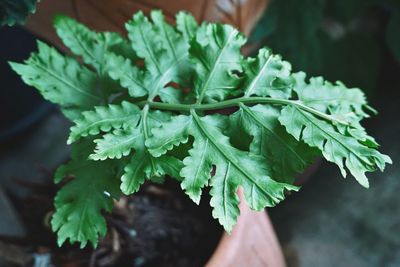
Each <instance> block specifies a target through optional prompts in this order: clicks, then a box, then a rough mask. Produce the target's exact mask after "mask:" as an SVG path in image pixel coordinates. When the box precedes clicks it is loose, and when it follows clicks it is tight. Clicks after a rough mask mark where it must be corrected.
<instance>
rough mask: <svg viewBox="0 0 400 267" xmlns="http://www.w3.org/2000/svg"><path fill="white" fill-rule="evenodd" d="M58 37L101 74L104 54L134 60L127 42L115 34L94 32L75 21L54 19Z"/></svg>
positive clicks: (103, 65) (60, 16)
mask: <svg viewBox="0 0 400 267" xmlns="http://www.w3.org/2000/svg"><path fill="white" fill-rule="evenodd" d="M54 26H55V28H56V32H57V34H58V36H59V37H60V38H61V40H62V41H63V43H64V44H65V45H66V46H67V47H68V48H69V49H71V51H72V52H73V53H74V54H76V55H78V56H81V57H82V58H83V60H84V61H85V63H86V64H90V65H92V66H94V67H95V69H96V70H97V71H98V72H99V73H102V72H103V70H104V67H105V63H106V57H105V55H106V53H107V52H114V53H119V54H122V55H123V56H124V57H128V58H132V59H134V58H135V57H136V56H135V53H134V52H133V50H132V49H131V48H130V45H129V43H128V42H127V40H125V39H124V38H122V37H121V36H120V35H119V34H118V33H115V32H94V31H91V30H90V29H88V28H87V27H86V26H84V25H83V24H81V23H79V22H77V21H76V20H74V19H72V18H70V17H67V16H62V15H58V16H56V17H55V19H54Z"/></svg>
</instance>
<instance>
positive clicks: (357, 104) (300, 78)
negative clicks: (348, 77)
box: [293, 72, 369, 123]
mask: <svg viewBox="0 0 400 267" xmlns="http://www.w3.org/2000/svg"><path fill="white" fill-rule="evenodd" d="M293 76H294V77H295V79H296V85H295V86H294V90H295V91H296V93H297V95H298V97H299V100H300V101H301V102H302V103H304V104H305V105H307V106H308V107H311V108H313V109H316V110H319V111H322V112H324V113H330V114H331V115H335V114H341V115H344V116H342V117H343V119H346V120H347V121H348V122H349V123H351V122H352V121H354V119H356V120H361V119H363V118H365V117H369V116H368V114H367V113H366V112H365V107H366V105H367V101H366V98H365V95H364V93H363V92H362V91H361V90H360V89H358V88H353V89H349V88H346V87H345V86H344V84H343V83H341V82H337V83H336V84H332V83H330V82H328V81H325V80H324V79H323V78H322V77H313V78H310V82H309V83H306V81H305V77H306V75H305V73H304V72H299V73H295V74H294V75H293Z"/></svg>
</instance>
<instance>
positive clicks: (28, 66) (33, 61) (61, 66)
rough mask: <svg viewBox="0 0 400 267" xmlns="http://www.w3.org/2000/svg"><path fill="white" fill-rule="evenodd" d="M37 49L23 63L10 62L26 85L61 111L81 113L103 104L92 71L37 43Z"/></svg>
mask: <svg viewBox="0 0 400 267" xmlns="http://www.w3.org/2000/svg"><path fill="white" fill-rule="evenodd" d="M38 48H39V51H38V53H34V54H32V56H31V57H30V58H29V59H28V60H26V61H25V63H24V64H19V63H13V62H11V63H10V65H11V67H12V69H13V70H14V71H15V72H17V73H18V74H19V75H20V76H21V77H22V79H23V80H24V82H25V83H26V84H28V85H31V86H33V87H35V88H36V89H38V90H39V92H40V93H41V94H42V95H43V97H44V98H45V99H47V100H49V101H51V102H53V103H56V104H59V105H60V106H62V107H63V108H64V109H77V110H80V111H83V110H87V109H90V108H91V107H93V106H94V105H97V104H99V103H101V102H102V101H103V99H102V98H101V97H100V96H99V95H98V94H97V92H96V87H97V86H96V82H97V79H96V75H95V74H94V73H93V72H91V71H90V70H89V69H87V68H86V67H84V66H81V65H80V64H79V63H78V62H77V61H76V60H75V59H72V58H69V57H65V56H62V55H61V54H60V53H59V52H57V51H56V50H55V49H54V48H51V47H49V46H48V45H46V44H44V43H42V42H40V41H38Z"/></svg>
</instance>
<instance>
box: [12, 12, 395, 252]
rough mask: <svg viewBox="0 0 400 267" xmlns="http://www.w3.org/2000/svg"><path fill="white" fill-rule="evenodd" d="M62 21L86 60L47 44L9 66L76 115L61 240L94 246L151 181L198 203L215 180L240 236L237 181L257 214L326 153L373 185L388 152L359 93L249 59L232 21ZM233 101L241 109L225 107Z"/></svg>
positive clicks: (265, 56)
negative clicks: (114, 215) (112, 29)
mask: <svg viewBox="0 0 400 267" xmlns="http://www.w3.org/2000/svg"><path fill="white" fill-rule="evenodd" d="M55 27H56V30H57V33H58V35H59V36H60V38H61V39H62V40H63V42H64V44H65V45H66V46H67V47H69V48H70V49H71V51H72V52H73V53H74V54H75V55H76V56H77V58H75V57H69V56H64V55H62V54H61V53H59V52H58V51H57V50H56V49H54V48H51V47H49V46H48V45H46V44H44V43H41V42H39V43H38V49H39V51H38V52H37V53H33V54H32V55H31V57H30V58H29V59H28V60H26V61H25V62H24V63H23V64H21V63H11V67H12V68H13V69H14V70H15V71H16V72H17V73H18V74H19V75H20V76H21V77H22V79H23V80H24V81H25V83H27V84H28V85H31V86H33V87H36V88H37V89H38V90H39V92H40V93H41V94H42V95H43V96H44V98H46V99H48V100H49V101H51V102H53V103H56V104H58V105H60V107H61V109H62V111H63V112H64V114H65V115H66V117H67V118H69V119H70V120H71V121H72V122H73V124H74V125H73V126H72V127H71V131H70V136H69V139H68V143H69V144H71V145H72V154H71V160H70V162H69V163H67V164H65V165H63V166H61V167H60V168H59V169H58V170H57V172H56V175H55V176H56V177H55V181H56V182H61V181H62V180H63V179H64V177H70V178H71V177H73V179H68V180H67V182H66V184H65V185H64V186H63V187H62V188H61V189H60V191H59V192H58V194H57V196H56V198H55V213H54V215H53V217H52V227H53V230H54V231H57V232H58V240H59V244H60V245H61V244H63V243H64V242H65V241H66V240H67V239H69V240H70V242H71V243H74V242H80V243H81V246H82V247H84V246H85V245H86V244H87V242H88V241H90V242H92V243H93V245H94V246H96V245H97V243H98V238H99V237H102V236H104V235H105V233H106V230H107V226H106V221H105V219H104V217H103V215H102V212H104V211H108V212H109V211H110V210H111V209H112V206H113V199H118V198H119V197H120V196H121V195H122V194H125V195H130V194H133V193H135V192H137V191H138V190H139V189H140V186H141V185H142V184H143V183H145V182H146V181H151V182H155V183H161V182H163V181H164V179H165V177H166V176H170V177H172V178H175V179H176V180H177V181H178V182H179V183H180V184H181V187H182V189H183V190H184V191H185V193H186V194H187V195H188V196H189V197H190V198H191V199H192V200H193V201H194V202H195V203H199V202H200V201H201V199H202V195H203V194H204V191H205V192H207V191H206V190H204V189H205V188H206V187H209V188H210V191H209V193H210V194H211V201H210V205H211V207H212V215H213V217H214V218H216V219H218V220H219V222H220V223H221V224H222V225H223V227H224V228H225V230H226V231H228V232H230V231H231V230H232V228H233V227H234V225H235V223H236V221H237V218H238V216H239V207H238V205H239V196H238V188H239V187H241V188H242V189H243V192H244V199H243V201H245V202H246V203H247V205H248V206H249V207H250V208H251V209H253V210H258V211H259V210H262V209H263V208H265V207H272V206H275V205H276V204H277V203H279V202H280V201H282V200H283V199H284V198H285V193H286V192H287V191H297V190H298V189H299V188H298V187H297V186H295V185H294V177H295V176H296V175H297V174H298V173H301V172H303V171H304V170H305V168H307V166H309V165H310V164H311V163H312V162H313V161H314V159H315V158H316V157H318V156H323V157H324V158H325V159H326V160H328V161H330V162H332V163H334V164H336V165H337V166H338V167H339V169H340V172H341V173H342V175H343V176H344V177H345V176H346V174H347V173H350V174H351V175H352V176H353V177H354V178H355V179H356V180H357V181H358V182H359V183H360V184H361V185H363V186H364V187H368V179H367V177H366V175H365V173H366V172H372V171H375V170H377V169H379V170H383V169H384V167H385V164H386V163H390V162H391V161H390V158H389V157H388V156H386V155H383V154H381V153H380V152H378V150H377V148H378V144H377V143H376V142H375V140H374V139H373V138H372V137H370V136H368V135H367V133H366V132H365V130H364V128H363V127H362V126H361V124H360V122H361V120H362V119H364V118H366V117H368V116H369V115H368V113H367V112H368V111H371V110H372V109H371V108H370V107H369V106H368V105H367V102H366V99H365V96H364V94H363V93H362V91H361V90H359V89H357V88H352V89H348V88H346V86H345V85H344V84H342V83H340V82H337V83H330V82H327V81H325V80H324V79H323V78H321V77H314V78H307V77H306V75H305V73H303V72H298V73H293V72H292V71H291V65H290V64H289V63H288V62H286V61H284V60H282V58H281V57H280V56H278V55H274V54H273V53H272V52H271V51H270V50H269V49H267V48H262V49H260V50H259V51H258V54H257V56H256V57H254V58H252V57H245V56H243V55H242V54H241V53H240V51H241V48H242V46H243V45H244V44H245V43H246V38H245V37H244V36H243V35H242V34H241V33H240V32H238V31H237V30H236V29H234V28H233V27H231V26H229V25H222V24H212V23H203V24H202V25H198V24H197V23H196V21H195V19H194V18H193V17H192V16H191V15H189V14H186V13H179V14H178V15H177V17H176V26H172V25H170V24H168V23H166V22H165V20H164V17H163V15H162V13H161V12H159V11H154V12H152V13H151V21H150V20H149V19H148V18H147V17H145V16H144V15H143V13H141V12H139V13H137V14H135V15H134V17H133V19H132V20H130V21H129V22H128V23H127V24H126V30H127V32H128V40H127V39H125V38H123V37H121V36H120V35H119V34H117V33H109V32H93V31H91V30H89V29H88V28H86V27H85V26H83V25H81V24H79V23H77V22H76V21H74V20H72V19H70V18H67V17H58V18H57V19H56V20H55ZM80 60H82V61H83V63H80V62H82V61H80ZM224 108H230V109H231V113H232V114H230V115H222V114H219V113H216V112H215V111H216V110H221V109H224ZM232 108H233V109H232Z"/></svg>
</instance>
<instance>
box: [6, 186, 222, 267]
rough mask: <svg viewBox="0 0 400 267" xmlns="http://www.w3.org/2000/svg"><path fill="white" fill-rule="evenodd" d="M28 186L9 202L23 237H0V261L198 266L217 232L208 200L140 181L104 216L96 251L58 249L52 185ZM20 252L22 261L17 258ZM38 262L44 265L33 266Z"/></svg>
mask: <svg viewBox="0 0 400 267" xmlns="http://www.w3.org/2000/svg"><path fill="white" fill-rule="evenodd" d="M27 186H29V187H30V188H33V191H34V194H32V195H31V196H30V197H29V198H28V199H16V198H14V199H13V202H14V204H15V206H16V207H17V210H18V211H19V212H20V216H21V218H22V220H23V222H24V223H25V226H26V228H27V229H28V237H27V238H24V239H13V240H10V239H5V238H4V237H3V238H2V237H0V259H1V258H3V259H4V258H7V259H8V260H9V261H10V262H13V265H12V264H11V263H10V266H29V267H30V266H35V267H36V266H40V267H50V266H55V267H78V266H79V267H87V266H89V267H114V266H115V267H117V266H118V267H128V266H129V267H154V266H157V267H200V266H204V264H205V263H206V262H207V260H208V259H209V257H210V255H211V254H212V252H213V251H214V249H215V247H216V245H217V243H218V241H219V239H220V236H221V233H222V230H221V228H220V226H219V225H218V223H217V222H216V221H215V220H214V219H212V218H211V211H210V209H209V204H208V201H209V199H206V198H204V199H203V200H202V202H203V204H201V205H200V206H197V205H196V204H194V203H193V202H191V200H190V199H189V198H188V197H187V196H185V195H184V193H183V192H182V190H181V189H180V188H179V185H177V184H176V183H173V182H169V183H167V184H165V185H162V186H160V185H154V184H145V185H144V186H143V187H142V189H141V191H140V192H138V193H136V194H135V195H133V196H131V197H124V198H121V199H120V200H119V201H118V202H116V205H115V209H114V211H113V213H112V214H108V215H106V219H107V222H108V226H109V230H108V233H107V235H106V237H105V238H104V239H103V240H101V242H100V244H99V246H98V247H97V248H96V249H93V248H91V247H89V246H88V247H87V248H85V249H83V250H81V249H79V247H78V246H77V245H73V246H71V245H69V244H65V245H64V246H63V247H62V248H58V247H57V245H56V240H55V234H53V233H52V232H51V231H50V229H49V227H48V221H49V218H50V216H51V212H52V208H53V206H52V198H53V197H54V194H55V193H56V191H57V188H55V186H53V185H52V184H51V183H49V184H40V185H37V184H34V185H32V184H29V185H27ZM204 195H207V194H206V192H204ZM4 255H7V256H4ZM21 255H22V256H24V261H22V260H19V261H18V260H16V258H21V257H22V256H21ZM39 260H41V261H42V262H43V265H34V263H33V262H34V261H36V264H37V263H38V261H39ZM0 265H1V263H0Z"/></svg>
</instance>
